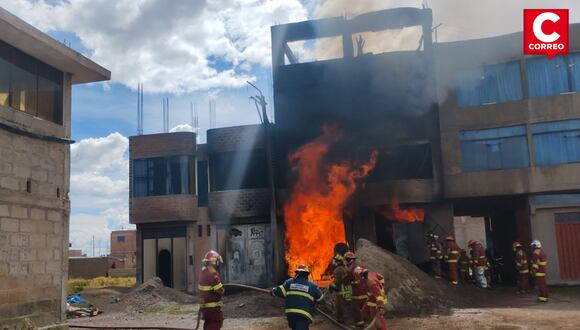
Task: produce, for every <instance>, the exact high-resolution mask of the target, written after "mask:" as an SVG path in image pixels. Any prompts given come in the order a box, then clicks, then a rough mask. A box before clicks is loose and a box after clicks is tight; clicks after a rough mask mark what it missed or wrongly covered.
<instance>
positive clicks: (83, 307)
mask: <svg viewBox="0 0 580 330" xmlns="http://www.w3.org/2000/svg"><path fill="white" fill-rule="evenodd" d="M100 313H102V311H100V310H99V309H98V308H97V307H95V305H93V304H91V303H90V302H89V301H88V300H86V299H85V298H82V297H80V296H79V295H73V296H70V297H68V298H66V317H67V318H69V319H70V318H77V317H88V316H97V315H99V314H100Z"/></svg>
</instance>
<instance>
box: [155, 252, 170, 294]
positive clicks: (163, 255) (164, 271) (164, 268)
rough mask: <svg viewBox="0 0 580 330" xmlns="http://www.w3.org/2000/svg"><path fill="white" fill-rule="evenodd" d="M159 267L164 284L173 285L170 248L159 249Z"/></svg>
mask: <svg viewBox="0 0 580 330" xmlns="http://www.w3.org/2000/svg"><path fill="white" fill-rule="evenodd" d="M158 265H159V269H158V270H157V274H158V275H159V278H161V281H163V285H165V286H166V287H170V288H171V287H173V284H172V283H171V282H172V281H171V280H172V278H173V277H172V276H171V252H169V251H168V250H161V251H159V263H158Z"/></svg>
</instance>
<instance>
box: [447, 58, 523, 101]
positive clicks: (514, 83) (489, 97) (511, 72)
mask: <svg viewBox="0 0 580 330" xmlns="http://www.w3.org/2000/svg"><path fill="white" fill-rule="evenodd" d="M456 84H457V104H458V105H459V106H460V107H469V106H478V105H482V104H488V103H500V102H508V101H516V100H521V99H522V98H523V93H522V79H521V74H520V64H519V62H510V63H503V64H496V65H488V66H484V67H483V68H477V69H473V70H467V71H463V72H460V73H459V74H458V75H457V77H456Z"/></svg>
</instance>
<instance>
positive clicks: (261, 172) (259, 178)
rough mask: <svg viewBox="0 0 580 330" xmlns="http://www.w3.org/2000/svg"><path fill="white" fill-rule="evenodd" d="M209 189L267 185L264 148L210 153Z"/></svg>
mask: <svg viewBox="0 0 580 330" xmlns="http://www.w3.org/2000/svg"><path fill="white" fill-rule="evenodd" d="M209 166H210V172H209V173H210V175H209V178H210V188H211V191H224V190H237V189H254V188H266V187H268V167H267V166H266V153H265V152H264V150H254V151H249V150H239V151H234V152H220V153H214V154H211V155H210V162H209Z"/></svg>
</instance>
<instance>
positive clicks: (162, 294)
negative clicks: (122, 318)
mask: <svg viewBox="0 0 580 330" xmlns="http://www.w3.org/2000/svg"><path fill="white" fill-rule="evenodd" d="M122 300H123V302H124V305H125V306H126V309H127V311H128V312H138V313H143V312H145V311H146V310H147V309H148V308H149V307H151V306H153V305H156V304H164V303H165V304H166V303H178V304H194V303H197V302H198V299H197V298H196V297H194V296H192V295H189V294H187V293H184V292H181V291H179V290H175V289H172V288H168V287H166V286H164V285H163V282H162V281H161V279H160V278H159V277H154V278H151V279H149V280H147V281H146V282H144V283H143V284H141V285H139V286H138V287H136V288H135V289H134V290H133V291H131V292H129V293H128V294H126V295H125V296H124V297H123V299H122Z"/></svg>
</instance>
